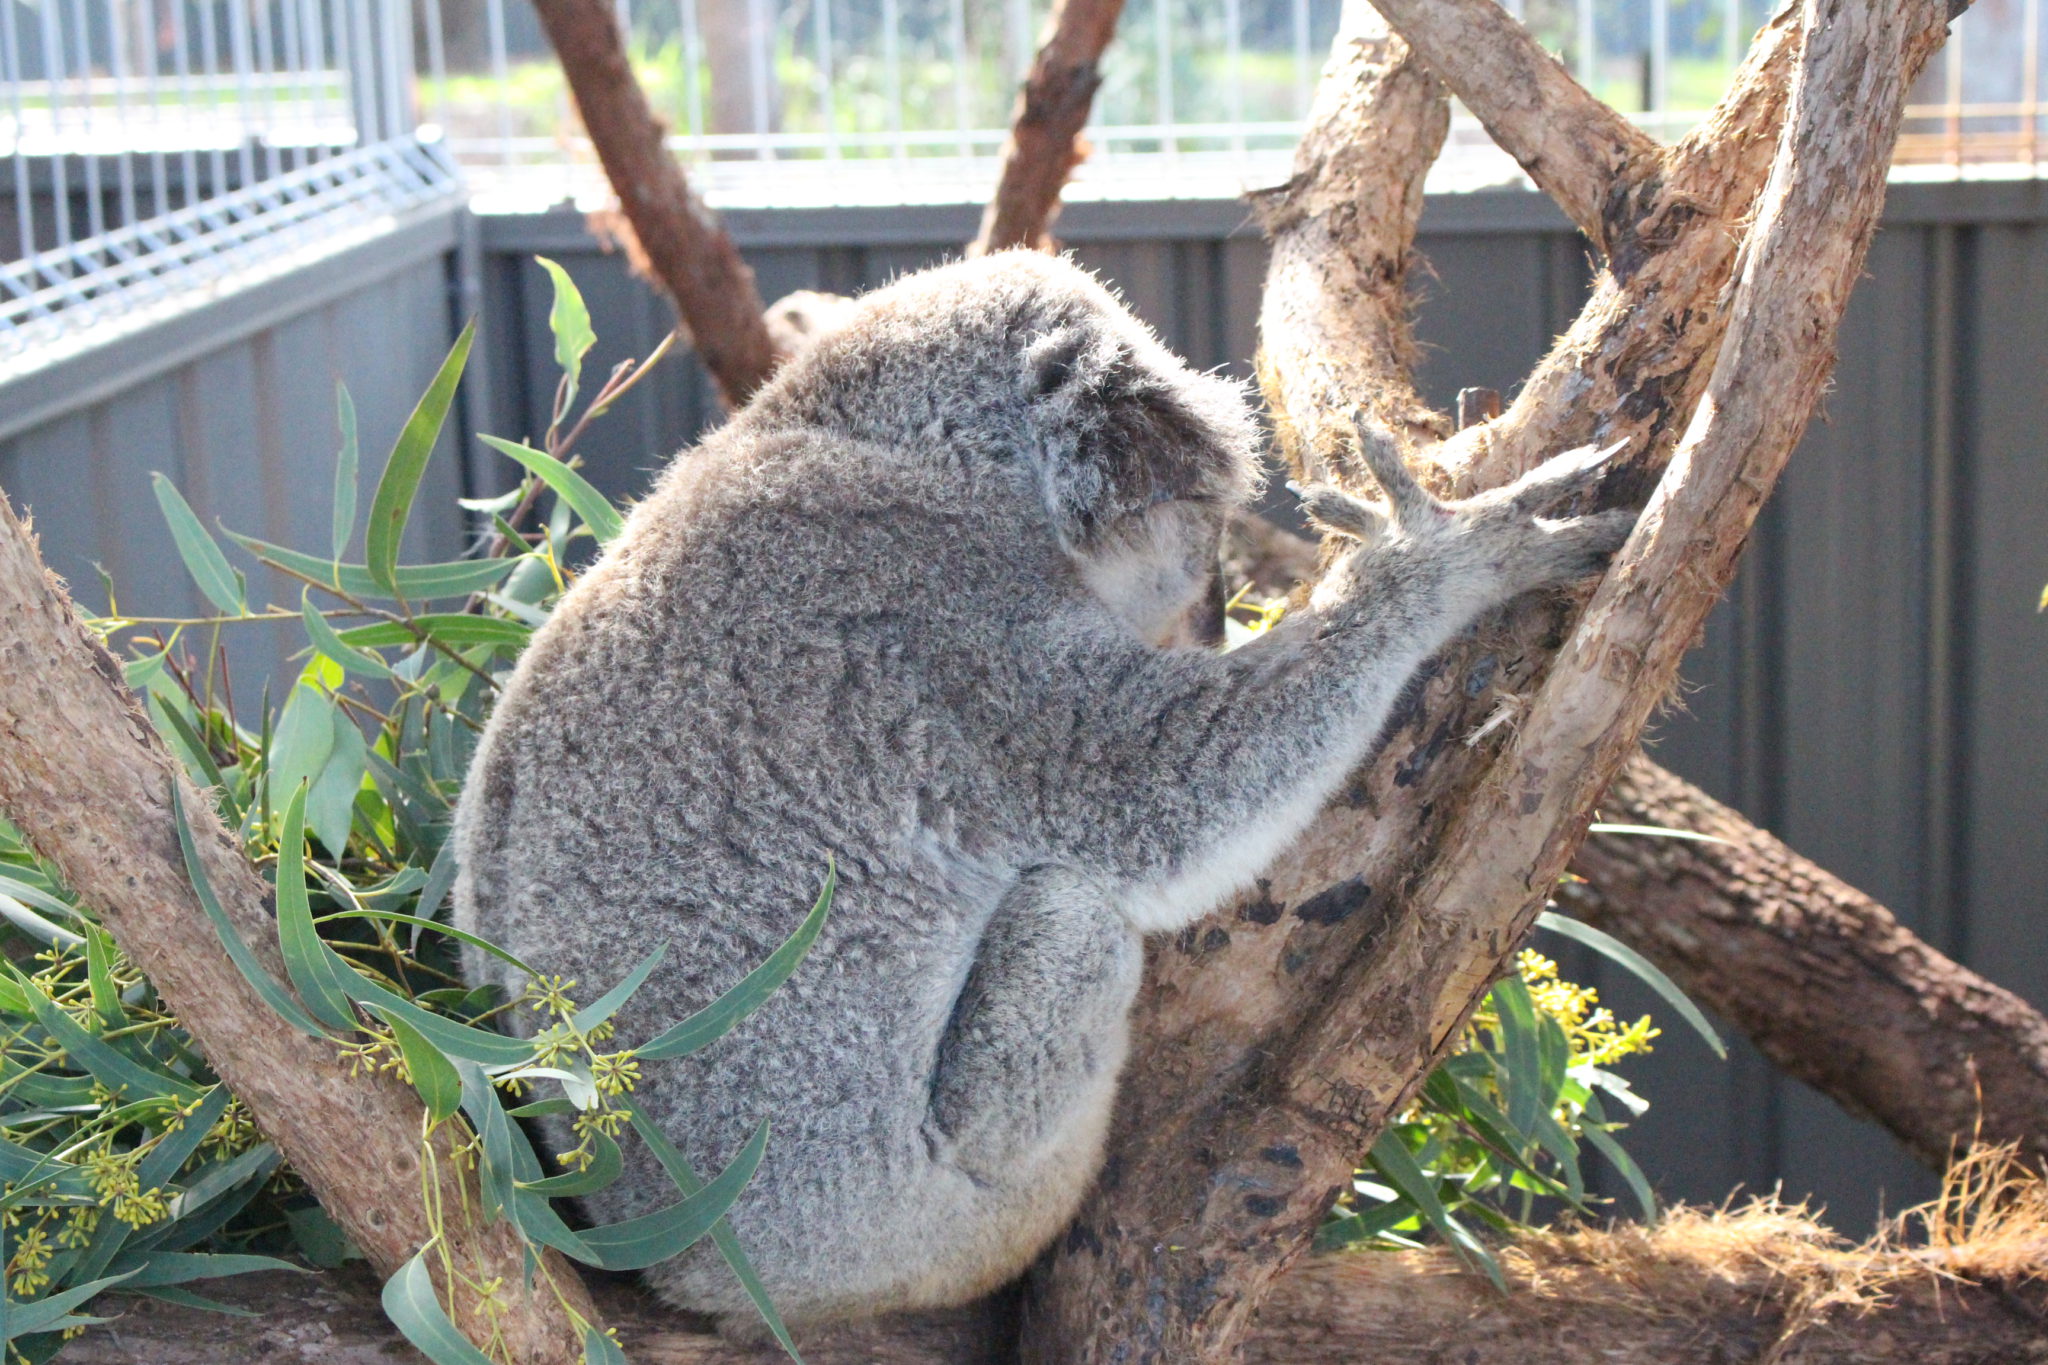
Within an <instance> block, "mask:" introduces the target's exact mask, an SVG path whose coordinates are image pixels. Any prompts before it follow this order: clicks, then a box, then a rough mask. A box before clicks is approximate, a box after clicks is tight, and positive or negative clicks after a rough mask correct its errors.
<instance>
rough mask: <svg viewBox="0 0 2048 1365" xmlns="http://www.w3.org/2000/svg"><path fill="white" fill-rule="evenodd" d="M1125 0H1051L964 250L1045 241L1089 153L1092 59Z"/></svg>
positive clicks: (1097, 75)
mask: <svg viewBox="0 0 2048 1365" xmlns="http://www.w3.org/2000/svg"><path fill="white" fill-rule="evenodd" d="M1123 8H1124V0H1057V3H1056V4H1054V6H1053V10H1052V15H1051V16H1050V17H1049V18H1048V19H1047V20H1046V25H1045V32H1044V34H1043V36H1042V37H1041V38H1040V39H1039V47H1038V55H1037V56H1036V57H1034V58H1032V60H1031V70H1030V72H1029V73H1028V74H1026V76H1025V77H1024V87H1023V89H1021V90H1019V91H1018V92H1017V108H1016V112H1015V113H1014V114H1012V115H1011V116H1010V136H1009V137H1008V139H1006V140H1005V141H1004V143H1003V158H1002V170H1001V172H1000V174H999V175H998V176H997V178H996V192H995V195H994V197H993V198H991V199H990V200H989V204H988V208H987V209H985V210H984V211H983V212H982V215H981V231H979V232H978V233H976V234H975V238H974V242H973V244H972V245H971V246H969V247H968V248H967V254H968V255H970V256H979V255H981V254H983V253H984V252H989V251H1001V250H1002V249H1003V248H1004V247H1013V246H1030V247H1050V246H1051V244H1052V243H1051V239H1050V237H1049V236H1048V233H1050V231H1051V229H1052V221H1053V219H1054V218H1055V217H1057V216H1058V214H1059V211H1060V190H1061V188H1062V187H1064V186H1065V185H1066V183H1067V177H1068V176H1070V175H1072V174H1073V173H1074V167H1076V166H1078V165H1080V164H1081V162H1082V160H1083V159H1084V158H1085V157H1086V156H1087V155H1088V150H1087V147H1086V146H1085V145H1084V144H1083V143H1082V141H1081V129H1082V127H1083V126H1084V125H1086V124H1087V122H1088V110H1089V108H1090V107H1091V106H1092V105H1093V104H1094V102H1095V91H1096V88H1097V87H1099V86H1100V85H1101V84H1102V72H1101V71H1100V69H1099V68H1098V63H1100V62H1101V60H1102V52H1103V49H1104V48H1106V47H1108V46H1109V40H1110V39H1111V38H1112V37H1114V36H1115V34H1116V21H1117V18H1118V16H1120V15H1121V14H1122V13H1123Z"/></svg>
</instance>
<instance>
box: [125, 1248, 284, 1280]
mask: <svg viewBox="0 0 2048 1365" xmlns="http://www.w3.org/2000/svg"><path fill="white" fill-rule="evenodd" d="M111 1268H112V1270H113V1271H114V1272H115V1273H119V1272H121V1271H123V1270H126V1271H130V1272H131V1273H132V1274H133V1276H134V1278H133V1279H130V1280H128V1281H127V1283H125V1284H123V1285H122V1286H121V1287H122V1288H123V1289H146V1288H151V1287H153V1286H156V1285H166V1284H190V1283H191V1282H192V1281H193V1280H217V1279H223V1278H225V1277H227V1276H229V1275H250V1274H254V1273H255V1272H257V1271H259V1270H289V1271H291V1272H292V1273H293V1274H295V1275H303V1274H305V1273H306V1269H305V1267H304V1266H296V1265H293V1264H292V1263H291V1262H290V1261H280V1260H278V1259H277V1258H276V1257H275V1256H249V1255H238V1254H227V1253H211V1252H197V1251H153V1252H149V1253H147V1254H137V1255H134V1256H117V1257H115V1258H114V1264H113V1266H112V1267H111Z"/></svg>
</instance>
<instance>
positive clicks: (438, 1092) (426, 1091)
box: [369, 1005, 462, 1123]
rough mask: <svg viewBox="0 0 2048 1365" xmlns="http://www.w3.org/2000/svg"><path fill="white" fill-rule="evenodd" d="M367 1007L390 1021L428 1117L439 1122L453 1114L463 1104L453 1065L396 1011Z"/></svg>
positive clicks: (414, 1087) (386, 1020) (379, 1007)
mask: <svg viewBox="0 0 2048 1365" xmlns="http://www.w3.org/2000/svg"><path fill="white" fill-rule="evenodd" d="M369 1010H370V1012H371V1013H372V1014H374V1015H376V1016H377V1017H378V1018H379V1019H382V1020H383V1021H384V1022H385V1023H386V1024H389V1025H390V1026H391V1032H392V1033H393V1034H394V1035H395V1036H396V1037H397V1039H398V1051H399V1054H400V1055H401V1056H403V1057H404V1058H405V1066H406V1070H408V1071H410V1072H411V1073H412V1088H413V1089H415V1090H417V1091H419V1092H420V1099H421V1101H422V1102H423V1103H425V1105H426V1106H427V1117H428V1119H430V1120H431V1121H432V1122H434V1123H440V1122H441V1121H442V1120H443V1119H445V1118H447V1117H448V1116H449V1115H450V1114H452V1113H454V1112H455V1111H456V1109H457V1108H459V1107H460V1106H461V1104H462V1078H461V1077H459V1076H457V1075H456V1074H455V1066H454V1064H453V1063H451V1062H450V1061H449V1060H448V1059H447V1058H446V1057H444V1056H442V1055H441V1050H440V1049H439V1048H437V1047H435V1046H434V1045H433V1044H432V1043H430V1042H428V1041H427V1040H426V1039H425V1038H423V1037H421V1036H420V1031H419V1030H418V1029H416V1028H414V1027H413V1026H412V1025H411V1024H409V1023H407V1022H406V1021H405V1020H404V1019H403V1018H402V1017H401V1016H400V1015H398V1014H397V1013H396V1012H395V1011H393V1010H391V1009H388V1008H385V1007H381V1006H378V1005H371V1006H369Z"/></svg>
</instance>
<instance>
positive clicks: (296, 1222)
mask: <svg viewBox="0 0 2048 1365" xmlns="http://www.w3.org/2000/svg"><path fill="white" fill-rule="evenodd" d="M284 1219H285V1222H286V1223H288V1224H290V1225H291V1230H292V1243H293V1245H295V1246H297V1247H298V1249H299V1254H300V1255H301V1256H304V1257H305V1258H306V1259H307V1260H309V1261H311V1262H312V1263H313V1264H314V1265H316V1266H319V1267H320V1268H321V1269H322V1270H333V1269H335V1268H336V1267H337V1266H339V1265H340V1264H341V1263H342V1262H343V1261H346V1260H347V1259H348V1258H349V1256H350V1254H351V1253H354V1254H356V1255H360V1254H361V1253H359V1252H356V1250H355V1248H354V1247H353V1246H351V1245H349V1240H348V1234H347V1233H345V1232H343V1231H342V1230H341V1224H339V1223H337V1222H335V1221H334V1218H333V1216H332V1215H331V1214H329V1213H328V1212H327V1210H326V1209H323V1208H321V1207H320V1206H319V1205H318V1204H308V1205H307V1206H306V1207H304V1208H302V1209H286V1210H285V1214H284Z"/></svg>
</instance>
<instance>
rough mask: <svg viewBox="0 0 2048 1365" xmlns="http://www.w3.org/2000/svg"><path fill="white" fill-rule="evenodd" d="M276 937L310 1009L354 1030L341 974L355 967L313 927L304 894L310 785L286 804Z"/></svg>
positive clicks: (321, 1018) (322, 1018) (328, 1022)
mask: <svg viewBox="0 0 2048 1365" xmlns="http://www.w3.org/2000/svg"><path fill="white" fill-rule="evenodd" d="M277 943H278V948H279V949H280V951H282V953H283V954H284V969H285V974H286V975H288V976H289V977H291V979H292V988H293V989H294V990H296V991H297V992H298V993H299V999H301V1000H303V1001H305V1003H306V1010H307V1012H308V1013H309V1014H311V1015H312V1016H313V1017H314V1018H316V1019H318V1020H319V1021H320V1022H321V1023H323V1024H326V1025H327V1026H329V1027H330V1028H337V1029H342V1030H344V1031H347V1030H352V1029H354V1028H355V1026H356V1015H355V1011H354V1010H353V1009H351V1008H349V998H348V992H347V991H346V990H344V989H343V987H342V981H341V978H340V976H339V973H341V972H347V973H348V975H349V976H350V977H353V976H355V975H356V973H355V972H354V971H353V970H352V969H351V968H349V967H348V966H347V965H346V964H345V963H342V962H341V959H340V956H339V955H338V954H335V953H333V952H330V951H327V945H326V944H325V943H323V942H322V941H321V939H320V935H319V933H318V932H317V931H316V930H315V929H314V928H313V912H312V908H311V905H310V903H309V901H308V900H307V897H306V788H305V786H304V785H303V784H301V785H300V786H298V787H296V788H294V789H293V790H292V795H291V803H290V804H289V805H288V806H286V807H285V812H284V835H283V837H282V838H281V839H279V841H278V845H277Z"/></svg>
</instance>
